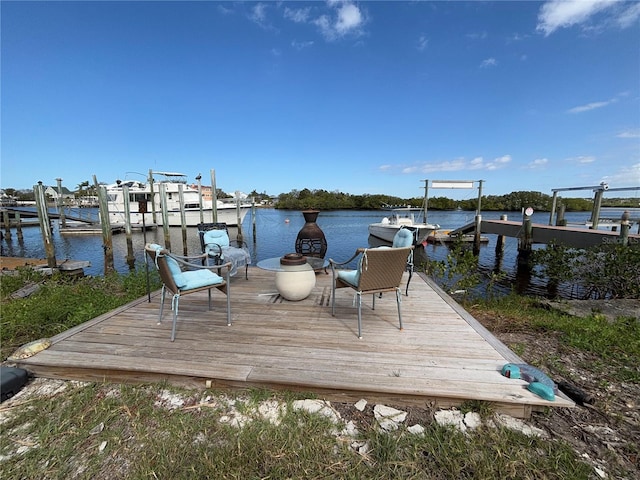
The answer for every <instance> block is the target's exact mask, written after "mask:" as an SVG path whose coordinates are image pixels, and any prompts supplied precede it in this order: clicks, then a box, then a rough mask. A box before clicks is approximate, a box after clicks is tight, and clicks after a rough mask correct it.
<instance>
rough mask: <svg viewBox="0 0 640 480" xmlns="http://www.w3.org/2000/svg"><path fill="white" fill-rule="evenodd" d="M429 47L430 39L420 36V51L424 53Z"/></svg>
mask: <svg viewBox="0 0 640 480" xmlns="http://www.w3.org/2000/svg"><path fill="white" fill-rule="evenodd" d="M428 45H429V39H428V38H427V37H425V36H424V35H420V38H418V50H420V51H423V50H424V49H425V48H427V46H428Z"/></svg>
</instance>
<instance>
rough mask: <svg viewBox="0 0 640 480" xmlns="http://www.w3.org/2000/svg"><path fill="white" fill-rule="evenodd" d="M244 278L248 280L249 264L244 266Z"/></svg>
mask: <svg viewBox="0 0 640 480" xmlns="http://www.w3.org/2000/svg"><path fill="white" fill-rule="evenodd" d="M244 279H245V280H249V265H245V266H244Z"/></svg>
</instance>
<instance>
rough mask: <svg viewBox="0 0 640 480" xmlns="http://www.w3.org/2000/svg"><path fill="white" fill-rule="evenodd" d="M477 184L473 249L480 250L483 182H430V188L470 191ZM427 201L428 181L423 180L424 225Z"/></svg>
mask: <svg viewBox="0 0 640 480" xmlns="http://www.w3.org/2000/svg"><path fill="white" fill-rule="evenodd" d="M476 182H477V183H478V204H477V205H476V218H475V229H474V232H473V249H474V251H479V250H480V243H481V242H482V238H481V236H480V230H481V229H480V224H481V222H482V210H481V204H482V184H483V183H484V180H431V188H453V189H459V188H462V189H471V188H473V187H474V185H475V183H476ZM428 201H429V180H424V223H427V203H428Z"/></svg>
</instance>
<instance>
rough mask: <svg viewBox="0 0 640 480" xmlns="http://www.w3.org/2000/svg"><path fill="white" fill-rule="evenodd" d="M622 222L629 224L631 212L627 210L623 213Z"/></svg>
mask: <svg viewBox="0 0 640 480" xmlns="http://www.w3.org/2000/svg"><path fill="white" fill-rule="evenodd" d="M621 220H622V221H623V222H628V221H629V210H625V211H624V212H622V218H621Z"/></svg>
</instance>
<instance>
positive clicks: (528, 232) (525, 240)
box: [518, 213, 533, 265]
mask: <svg viewBox="0 0 640 480" xmlns="http://www.w3.org/2000/svg"><path fill="white" fill-rule="evenodd" d="M532 234H533V227H532V225H531V217H530V216H529V215H527V214H526V213H523V215H522V234H521V235H520V237H519V238H518V263H519V264H521V265H526V264H528V263H529V255H530V254H531V243H532V237H533V235H532Z"/></svg>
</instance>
